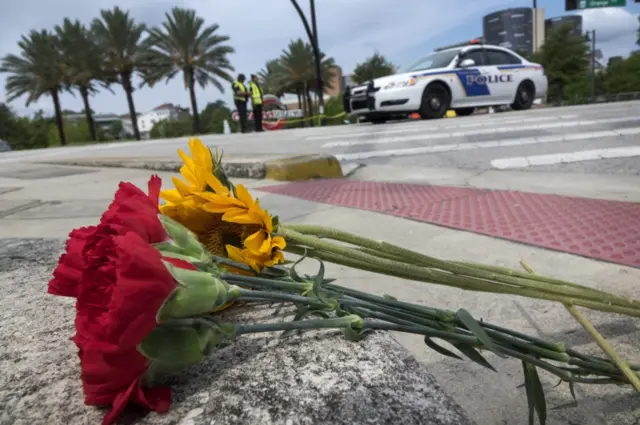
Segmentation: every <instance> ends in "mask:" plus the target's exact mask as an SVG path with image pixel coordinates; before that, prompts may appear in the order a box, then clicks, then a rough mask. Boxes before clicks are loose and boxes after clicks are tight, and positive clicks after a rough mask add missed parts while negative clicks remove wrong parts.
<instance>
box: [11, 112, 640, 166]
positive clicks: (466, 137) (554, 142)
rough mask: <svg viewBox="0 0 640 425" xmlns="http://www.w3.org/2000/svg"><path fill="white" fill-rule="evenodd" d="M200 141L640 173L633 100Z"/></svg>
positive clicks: (45, 156) (164, 145)
mask: <svg viewBox="0 0 640 425" xmlns="http://www.w3.org/2000/svg"><path fill="white" fill-rule="evenodd" d="M201 138H202V139H203V141H204V142H205V143H207V144H208V145H210V146H217V147H219V148H221V149H222V150H223V151H224V152H225V153H226V154H227V155H231V156H242V157H248V158H251V157H260V156H262V155H269V156H270V155H292V154H302V153H327V154H333V155H336V156H337V157H338V158H339V159H340V160H341V161H344V162H357V163H364V164H385V165H395V166H398V167H408V166H411V167H416V166H424V167H447V168H461V169H477V170H489V169H501V170H504V169H506V170H519V171H523V170H526V171H532V172H536V171H544V172H547V171H558V172H575V173H605V174H606V173H609V174H619V173H622V174H636V175H638V174H640V102H623V103H608V104H600V105H586V106H575V107H564V108H544V109H536V110H529V111H523V112H506V113H495V114H488V115H477V116H471V117H464V118H463V117H459V118H450V119H441V120H430V121H409V122H407V121H405V122H395V123H388V124H384V125H371V124H368V123H367V124H356V125H349V126H338V127H327V128H311V129H300V130H287V131H278V132H270V133H263V134H247V135H240V134H233V135H226V136H225V135H215V136H203V137H201ZM185 142H186V140H185V139H184V138H183V139H168V140H151V141H144V142H121V143H110V144H101V145H89V146H81V147H69V148H55V149H46V150H37V151H28V152H10V153H0V164H2V163H10V162H31V161H41V160H49V159H51V160H53V159H56V160H57V159H67V158H79V157H123V156H124V157H175V150H176V149H177V148H178V147H183V148H184V146H185Z"/></svg>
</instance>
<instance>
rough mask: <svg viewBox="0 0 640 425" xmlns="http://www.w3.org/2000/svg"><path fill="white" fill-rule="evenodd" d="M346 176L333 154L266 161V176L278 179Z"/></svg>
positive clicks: (297, 179)
mask: <svg viewBox="0 0 640 425" xmlns="http://www.w3.org/2000/svg"><path fill="white" fill-rule="evenodd" d="M340 177H344V174H343V172H342V167H341V166H340V162H339V161H338V160H337V159H336V157H334V156H331V155H300V156H294V157H290V158H282V159H275V160H271V161H267V162H265V178H267V179H270V180H278V181H301V180H311V179H318V178H320V179H335V178H340Z"/></svg>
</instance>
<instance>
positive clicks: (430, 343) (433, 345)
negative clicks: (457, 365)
mask: <svg viewBox="0 0 640 425" xmlns="http://www.w3.org/2000/svg"><path fill="white" fill-rule="evenodd" d="M424 343H425V344H427V347H429V348H431V349H432V350H434V351H437V352H438V353H440V354H442V355H443V356H447V357H453V358H454V359H458V360H462V357H460V356H459V355H457V354H456V353H454V352H453V351H450V350H447V349H446V348H444V347H443V346H441V345H439V344H436V343H435V342H434V341H433V340H432V339H431V338H429V337H428V336H425V337H424Z"/></svg>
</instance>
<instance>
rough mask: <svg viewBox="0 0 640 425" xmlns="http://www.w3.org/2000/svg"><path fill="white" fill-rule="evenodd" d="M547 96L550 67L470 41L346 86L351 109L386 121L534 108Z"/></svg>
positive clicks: (346, 105)
mask: <svg viewBox="0 0 640 425" xmlns="http://www.w3.org/2000/svg"><path fill="white" fill-rule="evenodd" d="M546 95H547V77H546V76H545V74H544V68H543V67H542V66H541V65H539V64H537V63H532V62H529V61H528V60H526V59H525V58H523V57H522V56H520V55H518V54H516V53H514V52H513V51H511V50H509V49H506V48H504V47H500V46H492V45H487V44H481V42H477V41H476V42H474V41H472V42H470V43H468V44H466V45H463V46H461V47H454V48H446V49H444V50H437V51H434V52H433V53H432V54H430V55H429V56H427V57H425V58H423V59H421V60H419V61H418V62H416V63H415V64H413V65H412V66H410V67H409V68H407V70H405V71H404V72H402V73H399V74H395V75H391V76H387V77H382V78H376V79H374V80H371V81H369V82H368V83H367V84H363V85H359V86H356V87H352V88H349V87H347V88H346V89H345V93H344V107H345V111H346V112H350V113H353V114H356V115H358V116H360V117H363V118H366V119H367V120H368V121H371V122H373V123H382V122H385V121H387V120H388V119H390V118H401V117H406V116H408V115H409V114H412V113H414V112H418V113H419V114H420V116H421V117H422V118H425V119H428V118H442V117H443V116H445V114H446V113H447V110H450V109H453V110H454V111H455V112H456V114H457V115H460V116H465V115H471V114H472V113H473V111H474V109H475V108H478V107H487V106H499V105H510V106H511V108H512V109H514V110H524V109H529V108H531V106H532V105H533V103H534V101H536V100H537V99H544V98H545V97H546Z"/></svg>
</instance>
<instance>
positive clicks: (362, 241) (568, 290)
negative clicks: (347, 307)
mask: <svg viewBox="0 0 640 425" xmlns="http://www.w3.org/2000/svg"><path fill="white" fill-rule="evenodd" d="M289 230H291V231H292V232H293V235H289V234H288V233H289ZM284 231H285V233H287V234H288V236H289V237H291V236H293V237H294V239H295V238H296V236H298V235H304V236H307V237H308V238H307V239H305V240H306V242H309V239H310V238H312V237H314V236H315V237H316V238H320V237H322V238H330V239H334V240H337V241H340V242H345V243H349V244H352V245H357V246H360V247H363V248H366V249H367V253H370V252H376V253H384V254H383V256H392V257H395V258H401V259H403V260H402V261H401V262H403V263H404V264H414V265H418V266H424V267H434V268H438V269H441V270H445V271H448V272H450V273H454V274H458V275H465V276H470V277H475V278H479V279H486V280H490V281H494V282H500V283H505V284H509V285H514V286H518V287H526V288H530V289H536V290H544V291H549V292H553V293H557V294H560V295H565V296H577V297H581V298H585V297H589V298H590V299H592V300H603V299H605V300H608V301H611V302H615V303H616V304H618V305H624V306H627V307H640V302H638V301H636V300H630V299H627V298H624V297H619V296H616V295H614V294H609V293H607V292H604V291H599V290H596V289H593V288H590V287H587V286H581V285H578V284H575V283H570V282H566V283H565V282H563V283H562V284H557V283H555V282H558V281H557V280H552V282H547V281H544V280H541V279H531V278H530V276H527V275H525V276H524V277H519V276H509V275H506V274H500V273H496V272H492V271H487V270H484V269H478V268H473V267H469V266H466V265H464V264H462V263H453V262H449V261H444V260H440V259H438V258H434V257H430V256H427V255H424V254H420V253H418V252H414V251H411V250H408V249H405V248H402V247H399V246H396V245H393V244H390V243H387V242H382V241H374V240H371V239H368V238H363V237H361V236H357V235H353V234H350V233H348V232H343V231H340V230H337V229H331V228H325V227H321V226H311V225H285V226H284ZM321 242H325V241H321ZM330 245H332V244H331V243H330V242H327V243H326V244H325V246H324V248H323V249H325V250H329V246H330ZM354 251H357V252H359V251H358V250H357V249H355V250H354ZM361 253H362V254H365V255H367V256H369V257H378V258H379V257H380V255H379V254H378V255H376V254H373V255H372V254H367V253H365V252H361ZM385 259H386V260H389V261H393V260H390V259H388V258H385ZM396 261H398V260H396ZM567 283H568V284H567Z"/></svg>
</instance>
